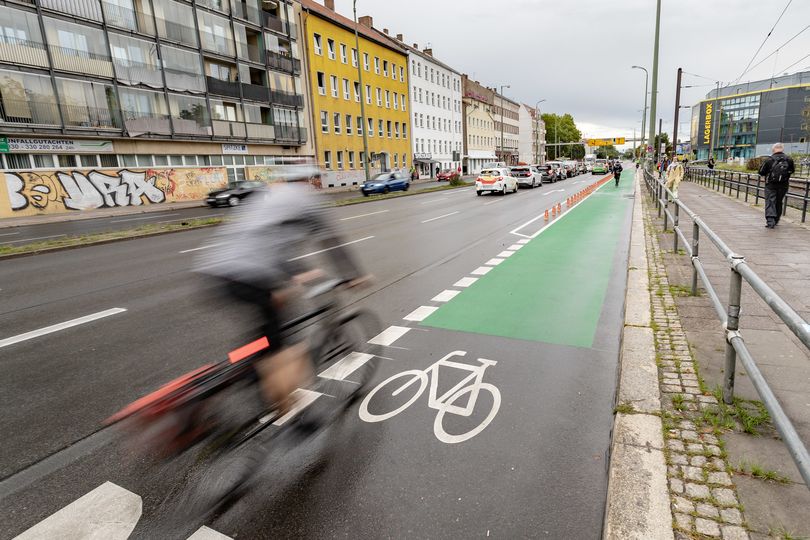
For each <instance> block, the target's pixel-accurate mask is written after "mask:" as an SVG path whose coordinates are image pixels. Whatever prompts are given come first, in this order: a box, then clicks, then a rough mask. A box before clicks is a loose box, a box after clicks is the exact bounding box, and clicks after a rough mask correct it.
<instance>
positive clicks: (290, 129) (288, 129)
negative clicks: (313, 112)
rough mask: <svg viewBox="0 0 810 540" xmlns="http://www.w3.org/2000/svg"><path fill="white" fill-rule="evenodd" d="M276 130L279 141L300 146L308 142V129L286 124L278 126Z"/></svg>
mask: <svg viewBox="0 0 810 540" xmlns="http://www.w3.org/2000/svg"><path fill="white" fill-rule="evenodd" d="M275 128H276V140H277V141H282V142H294V143H298V144H303V143H305V142H306V141H307V130H306V128H300V127H298V126H290V125H285V124H278V125H276V126H275Z"/></svg>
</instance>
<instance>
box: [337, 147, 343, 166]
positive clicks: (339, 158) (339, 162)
mask: <svg viewBox="0 0 810 540" xmlns="http://www.w3.org/2000/svg"><path fill="white" fill-rule="evenodd" d="M337 168H338V170H343V150H338V152H337Z"/></svg>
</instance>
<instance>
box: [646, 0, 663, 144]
mask: <svg viewBox="0 0 810 540" xmlns="http://www.w3.org/2000/svg"><path fill="white" fill-rule="evenodd" d="M660 33H661V0H658V1H657V2H656V9H655V45H654V47H653V66H652V95H651V96H650V125H649V129H650V138H649V140H650V141H651V143H652V144H655V118H656V116H655V115H656V110H655V108H656V105H657V100H658V44H659V37H660Z"/></svg>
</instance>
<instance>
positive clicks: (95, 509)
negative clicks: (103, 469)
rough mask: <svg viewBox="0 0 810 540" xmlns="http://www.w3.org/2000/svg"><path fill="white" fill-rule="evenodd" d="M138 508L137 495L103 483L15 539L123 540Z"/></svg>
mask: <svg viewBox="0 0 810 540" xmlns="http://www.w3.org/2000/svg"><path fill="white" fill-rule="evenodd" d="M142 511H143V502H142V501H141V498H140V497H139V496H138V495H136V494H134V493H132V492H131V491H127V490H126V489H124V488H122V487H120V486H117V485H115V484H113V483H112V482H104V483H103V484H101V485H100V486H99V487H97V488H96V489H94V490H93V491H91V492H89V493H87V494H85V495H83V496H82V497H80V498H78V499H76V500H75V501H73V502H72V503H70V504H69V505H67V506H65V507H64V508H62V509H61V510H59V511H57V512H56V513H54V514H51V515H50V516H48V517H47V518H45V519H43V520H42V521H40V522H39V523H37V524H36V525H34V526H33V527H31V528H30V529H28V530H27V531H25V532H24V533H22V534H21V535H19V536H17V537H16V540H38V539H41V538H104V539H105V540H119V539H120V540H125V539H126V538H129V535H130V534H131V533H132V531H133V529H135V525H137V524H138V520H139V519H141V513H142Z"/></svg>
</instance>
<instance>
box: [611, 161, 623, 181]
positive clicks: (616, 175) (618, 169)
mask: <svg viewBox="0 0 810 540" xmlns="http://www.w3.org/2000/svg"><path fill="white" fill-rule="evenodd" d="M623 169H624V167H622V162H621V161H619V160H618V159H617V160H616V162H615V163H614V164H613V179H614V180H615V181H616V187H619V180H621V178H622V170H623Z"/></svg>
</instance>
